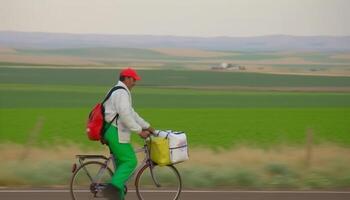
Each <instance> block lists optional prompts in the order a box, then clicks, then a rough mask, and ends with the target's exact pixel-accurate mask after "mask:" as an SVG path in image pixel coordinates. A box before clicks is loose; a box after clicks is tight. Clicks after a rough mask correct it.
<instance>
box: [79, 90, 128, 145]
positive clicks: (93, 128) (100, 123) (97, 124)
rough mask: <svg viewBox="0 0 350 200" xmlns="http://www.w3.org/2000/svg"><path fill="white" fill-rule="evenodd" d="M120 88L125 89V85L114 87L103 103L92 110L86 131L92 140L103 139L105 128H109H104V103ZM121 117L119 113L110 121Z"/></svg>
mask: <svg viewBox="0 0 350 200" xmlns="http://www.w3.org/2000/svg"><path fill="white" fill-rule="evenodd" d="M118 89H124V90H126V89H125V88H124V87H121V86H116V87H113V88H112V89H111V90H110V91H109V92H108V94H107V96H106V97H105V99H104V100H103V101H102V103H98V104H96V105H95V106H94V108H93V109H92V110H91V112H90V114H89V118H88V121H87V124H86V133H87V135H88V137H89V139H90V140H95V141H96V140H101V139H102V138H103V137H102V136H103V134H104V130H107V129H108V128H109V127H107V128H104V126H105V123H106V121H105V108H104V106H103V104H104V103H105V102H106V101H107V100H108V99H109V97H110V96H111V95H112V93H113V92H114V91H116V90H118ZM118 117H119V114H118V113H117V114H116V115H115V117H114V118H113V119H112V121H111V122H110V123H112V122H113V121H114V120H115V119H117V118H118Z"/></svg>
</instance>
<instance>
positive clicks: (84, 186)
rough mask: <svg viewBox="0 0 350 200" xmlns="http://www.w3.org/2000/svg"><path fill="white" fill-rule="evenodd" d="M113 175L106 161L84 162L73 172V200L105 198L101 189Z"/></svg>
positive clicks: (71, 189)
mask: <svg viewBox="0 0 350 200" xmlns="http://www.w3.org/2000/svg"><path fill="white" fill-rule="evenodd" d="M112 175H113V172H112V170H111V169H110V168H109V167H106V166H105V164H104V163H101V162H98V161H89V162H86V163H84V164H82V165H81V166H80V167H79V168H78V169H77V170H76V171H75V172H74V174H73V177H72V179H71V182H70V193H71V196H72V199H73V200H92V199H94V200H96V198H98V199H101V200H103V199H104V198H103V196H102V194H101V191H102V190H103V189H104V187H105V186H106V185H107V182H108V181H109V180H110V179H111V177H112Z"/></svg>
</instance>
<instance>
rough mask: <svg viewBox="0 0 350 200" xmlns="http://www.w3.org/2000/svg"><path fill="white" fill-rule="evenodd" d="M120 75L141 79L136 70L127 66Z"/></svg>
mask: <svg viewBox="0 0 350 200" xmlns="http://www.w3.org/2000/svg"><path fill="white" fill-rule="evenodd" d="M120 76H126V77H132V78H134V79H135V80H137V81H138V80H141V77H139V76H138V75H137V73H136V71H135V70H134V69H132V68H130V67H128V68H126V69H123V70H122V71H121V72H120Z"/></svg>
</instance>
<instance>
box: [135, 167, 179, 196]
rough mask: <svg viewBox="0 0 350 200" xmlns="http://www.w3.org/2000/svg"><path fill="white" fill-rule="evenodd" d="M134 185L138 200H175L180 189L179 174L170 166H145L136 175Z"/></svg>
mask: <svg viewBox="0 0 350 200" xmlns="http://www.w3.org/2000/svg"><path fill="white" fill-rule="evenodd" d="M135 185H136V193H137V196H138V197H139V199H140V200H149V199H163V200H176V199H178V198H179V196H180V193H181V189H182V182H181V177H180V174H179V172H178V171H177V169H176V168H175V167H174V166H172V165H169V166H158V165H152V167H151V166H150V165H145V166H144V167H143V168H142V169H141V170H140V171H139V173H138V174H137V176H136V180H135Z"/></svg>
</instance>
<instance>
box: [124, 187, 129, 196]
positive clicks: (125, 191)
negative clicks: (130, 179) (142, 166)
mask: <svg viewBox="0 0 350 200" xmlns="http://www.w3.org/2000/svg"><path fill="white" fill-rule="evenodd" d="M127 193H128V187H127V186H126V185H124V195H126V194H127Z"/></svg>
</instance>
